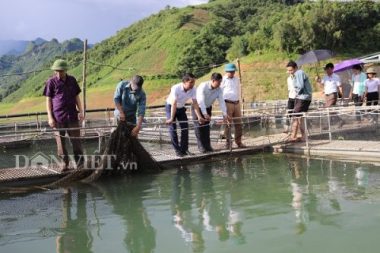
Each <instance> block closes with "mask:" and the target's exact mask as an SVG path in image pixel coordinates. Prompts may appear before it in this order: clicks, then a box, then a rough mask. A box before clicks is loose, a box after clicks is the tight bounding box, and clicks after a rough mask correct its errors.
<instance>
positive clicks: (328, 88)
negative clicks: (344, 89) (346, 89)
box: [321, 73, 342, 95]
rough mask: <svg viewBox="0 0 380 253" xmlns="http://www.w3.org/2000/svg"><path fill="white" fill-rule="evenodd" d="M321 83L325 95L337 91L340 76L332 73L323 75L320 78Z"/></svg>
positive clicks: (339, 84) (340, 83)
mask: <svg viewBox="0 0 380 253" xmlns="http://www.w3.org/2000/svg"><path fill="white" fill-rule="evenodd" d="M321 83H322V84H323V86H324V91H325V94H326V95H328V94H331V93H335V92H338V87H340V86H341V85H342V82H341V81H340V77H339V76H338V75H337V74H334V73H333V74H332V75H331V76H328V75H325V76H324V77H323V78H322V81H321Z"/></svg>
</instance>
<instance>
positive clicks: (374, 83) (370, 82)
mask: <svg viewBox="0 0 380 253" xmlns="http://www.w3.org/2000/svg"><path fill="white" fill-rule="evenodd" d="M364 84H365V87H366V88H367V92H379V86H380V80H379V78H372V79H367V80H365V82H364Z"/></svg>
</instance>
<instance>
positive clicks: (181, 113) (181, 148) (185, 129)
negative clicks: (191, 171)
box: [165, 104, 189, 154]
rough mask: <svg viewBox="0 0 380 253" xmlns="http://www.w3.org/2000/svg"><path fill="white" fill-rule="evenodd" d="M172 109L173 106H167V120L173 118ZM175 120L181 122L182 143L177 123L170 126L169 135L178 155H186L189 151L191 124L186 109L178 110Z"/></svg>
mask: <svg viewBox="0 0 380 253" xmlns="http://www.w3.org/2000/svg"><path fill="white" fill-rule="evenodd" d="M171 109H172V106H171V105H169V104H166V105H165V111H166V118H167V119H170V117H171ZM174 120H175V121H177V120H178V121H179V122H180V123H179V126H180V127H181V142H178V135H177V123H176V122H174V123H173V124H170V125H169V134H170V138H171V141H172V145H173V147H174V149H175V151H176V153H179V154H185V153H186V152H187V151H188V149H189V123H188V122H187V121H188V119H187V115H186V108H185V107H183V108H177V110H176V112H175V115H174Z"/></svg>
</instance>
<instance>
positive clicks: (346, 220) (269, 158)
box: [0, 154, 380, 253]
mask: <svg viewBox="0 0 380 253" xmlns="http://www.w3.org/2000/svg"><path fill="white" fill-rule="evenodd" d="M379 210H380V167H378V166H375V165H367V164H360V163H348V162H338V161H332V160H320V159H314V160H313V159H305V158H300V157H295V156H286V155H272V154H257V155H251V156H242V157H238V158H236V157H224V158H223V159H220V160H214V161H213V162H210V163H201V164H196V165H189V166H186V167H171V168H168V170H166V171H164V172H162V173H161V174H158V175H154V176H137V177H121V178H109V179H105V180H102V181H100V182H97V183H94V184H91V185H86V184H73V185H71V186H70V187H67V188H61V189H56V190H52V191H36V192H31V193H28V194H22V195H12V194H5V193H3V194H1V196H0V252H2V253H5V252H12V253H14V252H28V253H32V252H38V253H41V252H70V253H74V252H78V253H84V252H134V253H135V252H136V253H139V252H142V253H143V252H144V253H145V252H165V253H166V252H292V253H294V252H309V253H311V252H334V253H339V252H342V253H349V252H352V253H354V252H355V253H357V252H366V253H368V252H378V249H379V247H380V240H378V239H379V232H380V212H379Z"/></svg>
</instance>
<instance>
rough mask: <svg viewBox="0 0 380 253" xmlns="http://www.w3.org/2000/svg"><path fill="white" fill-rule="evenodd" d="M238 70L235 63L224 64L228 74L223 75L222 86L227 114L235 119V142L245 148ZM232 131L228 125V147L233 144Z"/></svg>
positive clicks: (226, 134) (226, 131)
mask: <svg viewBox="0 0 380 253" xmlns="http://www.w3.org/2000/svg"><path fill="white" fill-rule="evenodd" d="M236 70H237V68H236V65H235V64H233V63H228V64H226V65H225V66H224V71H225V72H226V74H225V76H224V77H223V81H222V84H221V88H222V90H223V98H224V101H225V103H226V107H227V115H228V117H229V118H231V119H232V120H233V123H234V126H235V143H236V145H237V146H238V147H239V148H245V147H246V146H245V145H244V144H243V143H242V141H241V138H242V135H243V131H242V119H241V108H240V80H239V78H237V77H235V72H236ZM230 133H231V132H230V127H226V129H225V132H224V134H225V136H226V139H227V143H226V148H227V149H229V148H231V146H232V143H231V140H230V136H231V134H230Z"/></svg>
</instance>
